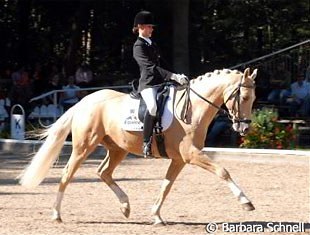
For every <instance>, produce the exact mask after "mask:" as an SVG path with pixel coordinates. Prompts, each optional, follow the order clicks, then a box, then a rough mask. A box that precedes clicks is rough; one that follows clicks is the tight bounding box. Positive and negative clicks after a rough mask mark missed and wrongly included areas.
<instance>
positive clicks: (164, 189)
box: [152, 160, 185, 225]
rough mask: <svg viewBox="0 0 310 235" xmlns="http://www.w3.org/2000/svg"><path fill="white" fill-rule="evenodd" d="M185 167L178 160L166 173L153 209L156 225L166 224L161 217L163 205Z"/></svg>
mask: <svg viewBox="0 0 310 235" xmlns="http://www.w3.org/2000/svg"><path fill="white" fill-rule="evenodd" d="M184 165H185V163H184V162H182V161H176V160H172V161H171V163H170V165H169V168H168V171H167V173H166V177H165V179H164V181H163V183H162V186H161V190H160V193H159V195H158V197H157V199H156V202H155V203H154V205H153V207H152V216H154V225H158V224H162V225H164V224H165V223H164V221H163V219H162V218H161V216H160V208H161V206H162V205H163V203H164V200H165V198H166V197H167V195H168V193H169V191H170V189H171V187H172V184H173V183H174V181H175V179H176V178H177V176H178V175H179V173H180V172H181V170H182V169H183V167H184Z"/></svg>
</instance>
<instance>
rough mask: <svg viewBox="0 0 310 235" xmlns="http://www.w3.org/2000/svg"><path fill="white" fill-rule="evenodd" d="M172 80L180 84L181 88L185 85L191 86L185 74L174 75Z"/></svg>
mask: <svg viewBox="0 0 310 235" xmlns="http://www.w3.org/2000/svg"><path fill="white" fill-rule="evenodd" d="M171 80H174V81H176V82H177V83H179V84H180V85H181V86H184V85H188V84H189V79H188V77H187V76H185V75H184V74H175V73H173V74H172V75H171Z"/></svg>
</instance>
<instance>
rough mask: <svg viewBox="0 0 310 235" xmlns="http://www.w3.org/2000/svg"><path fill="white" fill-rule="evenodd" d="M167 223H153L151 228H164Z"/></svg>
mask: <svg viewBox="0 0 310 235" xmlns="http://www.w3.org/2000/svg"><path fill="white" fill-rule="evenodd" d="M166 225H167V223H165V222H164V221H159V222H156V221H155V222H154V223H153V226H156V227H162V226H166Z"/></svg>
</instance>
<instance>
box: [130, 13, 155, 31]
mask: <svg viewBox="0 0 310 235" xmlns="http://www.w3.org/2000/svg"><path fill="white" fill-rule="evenodd" d="M138 24H149V25H153V26H155V24H154V17H153V14H152V13H151V12H149V11H140V12H138V13H137V15H136V16H135V20H134V23H133V27H134V28H135V27H138Z"/></svg>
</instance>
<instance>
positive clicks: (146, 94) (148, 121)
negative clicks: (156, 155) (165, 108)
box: [141, 88, 157, 157]
mask: <svg viewBox="0 0 310 235" xmlns="http://www.w3.org/2000/svg"><path fill="white" fill-rule="evenodd" d="M156 94H157V88H147V89H144V90H143V91H141V96H142V98H143V100H144V101H145V103H146V107H147V111H146V112H145V116H144V125H143V154H144V157H148V156H151V155H152V149H151V146H152V135H153V128H154V125H155V116H156V111H157V104H156Z"/></svg>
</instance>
